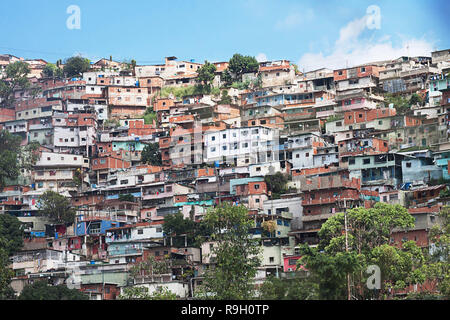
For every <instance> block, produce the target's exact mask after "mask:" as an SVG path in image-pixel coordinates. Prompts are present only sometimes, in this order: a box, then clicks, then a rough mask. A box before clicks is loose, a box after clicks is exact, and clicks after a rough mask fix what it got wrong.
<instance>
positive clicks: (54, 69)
mask: <svg viewBox="0 0 450 320" xmlns="http://www.w3.org/2000/svg"><path fill="white" fill-rule="evenodd" d="M42 76H44V77H46V78H56V77H58V78H62V76H63V70H62V69H61V68H59V67H58V66H56V65H55V64H53V63H47V64H46V65H45V67H44V69H42Z"/></svg>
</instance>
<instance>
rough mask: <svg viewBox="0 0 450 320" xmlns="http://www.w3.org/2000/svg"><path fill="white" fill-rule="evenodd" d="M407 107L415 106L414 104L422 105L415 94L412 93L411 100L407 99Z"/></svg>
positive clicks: (419, 98)
mask: <svg viewBox="0 0 450 320" xmlns="http://www.w3.org/2000/svg"><path fill="white" fill-rule="evenodd" d="M408 103H409V105H416V104H418V103H419V104H422V103H423V100H422V98H421V97H420V96H419V95H418V94H417V93H413V94H412V95H411V98H409V102H408Z"/></svg>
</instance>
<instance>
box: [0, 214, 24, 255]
mask: <svg viewBox="0 0 450 320" xmlns="http://www.w3.org/2000/svg"><path fill="white" fill-rule="evenodd" d="M22 246H23V228H22V223H21V222H20V221H19V219H17V217H15V216H12V215H9V214H0V248H2V249H4V250H5V252H6V254H7V255H8V256H12V255H13V254H14V253H16V252H17V251H19V250H20V249H21V248H22Z"/></svg>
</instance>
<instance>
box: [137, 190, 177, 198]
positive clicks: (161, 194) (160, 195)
mask: <svg viewBox="0 0 450 320" xmlns="http://www.w3.org/2000/svg"><path fill="white" fill-rule="evenodd" d="M173 196H174V193H173V191H172V192H155V193H152V194H144V195H143V196H142V200H153V199H160V198H169V197H173Z"/></svg>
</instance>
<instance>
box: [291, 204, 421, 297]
mask: <svg viewBox="0 0 450 320" xmlns="http://www.w3.org/2000/svg"><path fill="white" fill-rule="evenodd" d="M345 220H347V232H346V231H345ZM414 220H415V219H414V217H412V216H411V215H410V214H409V213H408V211H407V210H406V209H405V208H404V207H402V206H400V205H390V204H386V203H381V202H379V203H377V204H376V205H375V206H374V207H373V208H370V209H366V208H353V209H350V210H348V211H347V212H346V214H344V213H337V214H335V215H333V216H332V217H330V218H329V219H328V220H327V221H326V222H325V223H323V224H322V227H321V229H320V231H319V233H318V235H319V238H320V242H319V245H318V247H309V246H308V245H302V246H300V255H302V258H301V259H299V260H298V262H297V265H298V266H302V267H304V268H306V269H307V270H308V271H309V272H310V274H311V279H314V281H315V283H317V284H318V285H319V298H320V299H345V298H346V296H347V294H348V286H347V281H348V279H350V282H351V295H352V297H357V298H358V299H368V298H384V297H386V296H387V295H389V292H390V291H389V290H390V289H392V288H393V289H404V288H406V287H407V286H408V285H412V284H420V283H423V282H424V281H425V280H426V272H425V257H424V255H423V253H422V250H421V249H420V248H419V247H417V245H416V244H415V242H414V241H409V242H405V243H403V244H402V247H401V248H400V247H396V246H394V245H392V244H391V241H390V237H391V234H392V232H393V231H394V230H407V229H409V228H411V227H413V226H414ZM346 233H347V237H346ZM370 265H376V266H378V267H379V268H380V271H381V287H380V290H375V291H374V290H369V288H367V285H366V282H367V279H368V278H369V275H368V274H367V273H366V270H367V268H368V266H370Z"/></svg>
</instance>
